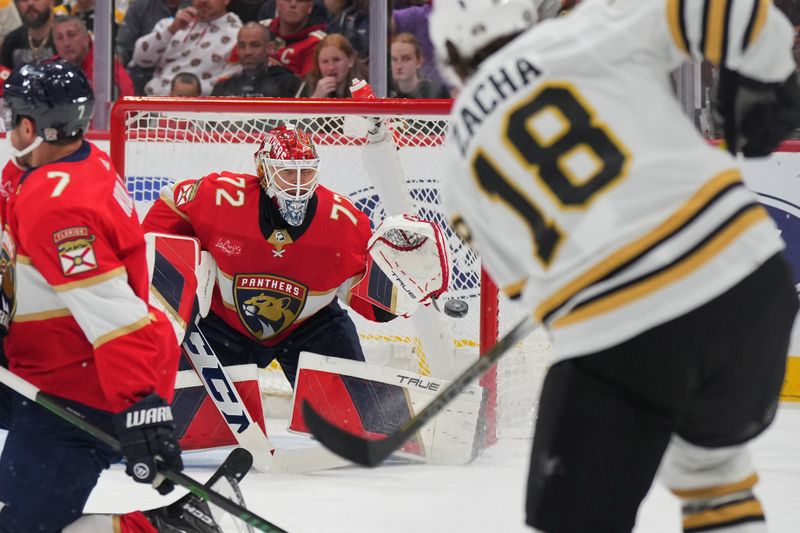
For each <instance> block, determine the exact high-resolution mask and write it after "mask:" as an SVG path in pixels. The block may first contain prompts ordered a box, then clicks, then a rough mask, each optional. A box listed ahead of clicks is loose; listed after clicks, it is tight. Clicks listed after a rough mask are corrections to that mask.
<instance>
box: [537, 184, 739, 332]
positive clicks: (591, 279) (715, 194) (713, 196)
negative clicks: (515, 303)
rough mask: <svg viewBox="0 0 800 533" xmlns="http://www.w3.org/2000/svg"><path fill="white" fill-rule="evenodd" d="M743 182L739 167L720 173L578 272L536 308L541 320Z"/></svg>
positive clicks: (632, 259) (614, 272) (663, 238)
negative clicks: (642, 232) (660, 219)
mask: <svg viewBox="0 0 800 533" xmlns="http://www.w3.org/2000/svg"><path fill="white" fill-rule="evenodd" d="M742 186H743V185H742V181H741V175H740V174H739V171H738V170H735V169H732V170H729V171H726V172H723V173H721V174H719V175H718V176H716V177H715V178H713V179H712V180H710V181H709V182H708V183H707V184H706V185H705V186H703V187H702V188H701V189H700V190H699V191H698V192H697V193H696V194H695V195H694V196H692V197H691V198H690V199H689V200H687V201H686V202H685V203H684V204H683V205H682V206H681V207H680V208H679V209H677V210H676V211H675V212H674V213H673V214H672V216H670V217H669V218H668V219H667V220H665V221H664V222H663V223H662V224H661V225H659V226H658V227H656V228H655V229H653V230H652V231H651V232H649V233H648V234H646V235H644V236H642V237H640V238H639V239H637V240H635V241H633V242H631V243H630V244H628V245H626V246H623V247H622V248H620V249H619V250H616V251H615V252H614V253H612V254H611V255H610V256H608V257H606V258H605V259H602V260H600V261H599V262H597V263H595V264H594V265H593V266H592V268H590V269H589V270H587V271H586V272H584V273H583V274H581V275H579V276H577V277H576V278H575V279H573V280H572V281H571V282H569V283H567V284H566V285H564V286H563V287H561V288H560V289H558V290H557V291H556V292H555V293H553V294H552V295H551V296H549V297H548V298H547V299H545V300H544V301H543V302H542V303H541V305H539V307H538V308H537V309H536V318H537V319H538V320H539V321H547V320H548V319H549V318H551V317H552V316H553V315H554V314H556V313H557V312H558V311H559V310H560V309H561V308H563V307H564V306H565V305H566V304H567V303H568V302H570V301H571V300H572V299H573V298H574V297H575V296H576V295H578V294H579V293H581V292H583V291H584V290H586V289H587V288H589V287H590V286H593V285H595V284H597V283H600V282H602V281H603V280H606V279H610V278H612V277H614V276H615V275H617V274H618V273H619V272H621V271H623V270H625V269H627V268H630V267H631V266H633V265H634V264H635V263H636V262H637V261H638V260H640V259H641V258H642V257H644V256H645V254H647V253H648V252H649V251H650V250H652V249H653V248H655V247H657V246H659V245H660V244H661V243H663V242H665V241H667V240H668V239H670V238H671V237H673V236H674V235H676V234H678V233H679V232H680V231H681V230H683V229H684V228H686V227H687V226H689V225H691V223H692V222H693V221H694V220H695V219H696V218H697V217H699V216H700V215H701V214H702V213H704V212H705V211H706V210H707V209H709V208H710V207H712V206H713V205H715V204H716V203H717V202H718V201H719V200H720V199H721V198H722V197H723V196H725V195H726V194H727V193H728V192H729V191H731V190H735V189H738V188H739V187H742Z"/></svg>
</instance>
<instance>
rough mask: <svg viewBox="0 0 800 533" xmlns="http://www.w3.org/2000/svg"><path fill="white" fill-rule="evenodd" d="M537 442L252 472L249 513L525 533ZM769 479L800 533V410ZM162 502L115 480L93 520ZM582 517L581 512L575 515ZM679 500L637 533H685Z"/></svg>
mask: <svg viewBox="0 0 800 533" xmlns="http://www.w3.org/2000/svg"><path fill="white" fill-rule="evenodd" d="M269 423H270V426H271V428H270V429H271V431H272V435H271V436H272V437H273V438H274V440H275V441H276V444H277V445H279V446H287V447H291V446H301V445H306V444H307V443H308V441H307V440H304V439H303V438H301V437H297V436H295V435H291V434H288V433H287V432H285V431H281V430H280V429H279V428H280V422H278V421H276V420H270V421H269ZM529 447H530V441H528V440H501V441H500V442H499V443H498V444H497V445H495V446H494V447H492V448H489V449H488V450H486V451H484V452H483V453H482V455H481V456H480V457H479V458H478V459H477V460H476V461H474V462H473V463H472V464H470V465H467V466H459V467H453V466H431V465H414V466H410V465H393V466H382V467H379V468H375V469H363V468H356V467H348V468H342V469H338V470H330V471H324V472H316V473H313V474H304V475H286V474H281V475H276V474H268V473H257V472H254V471H253V472H251V473H249V474H248V476H247V477H246V478H245V480H244V481H243V482H242V491H243V493H244V496H245V499H246V501H247V505H248V507H249V508H250V509H251V510H253V511H255V512H257V513H259V514H260V515H261V516H263V517H264V518H266V519H267V520H269V521H271V522H274V523H275V524H277V525H279V526H281V527H282V528H284V529H286V530H288V531H290V532H291V533H311V532H323V533H360V532H365V533H366V532H370V533H373V532H376V531H380V532H382V533H401V532H402V533H406V532H408V531H414V532H415V533H433V532H436V533H443V532H450V531H458V532H460V533H470V532H487V531H491V532H502V533H517V532H518V533H524V532H526V531H531V530H529V529H527V528H526V527H525V526H524V525H523V503H524V495H523V492H524V487H525V482H526V476H527V470H528V453H529ZM753 450H754V458H755V462H756V465H757V467H758V469H759V474H760V476H761V483H760V484H759V485H758V487H757V492H758V494H759V496H760V498H761V500H762V503H763V504H764V505H765V507H766V511H767V519H768V522H769V525H770V531H771V532H772V533H796V532H797V531H798V524H800V407H795V406H792V405H788V404H787V405H783V406H782V407H781V409H780V411H779V413H778V417H777V420H776V422H775V424H773V426H772V427H771V428H770V430H768V431H767V432H766V433H765V434H764V435H762V436H761V437H760V438H759V439H757V440H756V441H755V443H754V444H753ZM225 455H226V452H225V451H222V450H220V451H214V452H203V453H187V454H184V457H185V459H186V463H187V464H188V465H189V466H188V468H187V473H188V474H190V475H192V476H195V477H196V478H198V479H200V480H203V479H206V478H207V477H208V476H209V475H210V473H211V471H212V470H213V468H214V466H216V465H217V464H219V462H221V460H222V458H223V457H224V456H225ZM177 494H178V493H177V491H176V493H175V494H174V495H173V496H172V497H171V498H169V497H167V498H163V499H162V498H161V497H159V496H158V495H157V494H156V493H155V491H153V490H152V489H150V488H149V487H147V486H142V485H137V484H135V483H133V482H132V481H130V480H129V479H128V478H126V477H125V475H124V472H123V471H122V468H121V467H120V466H115V467H113V468H112V470H110V471H108V472H106V473H105V474H104V475H103V476H102V478H101V481H100V483H99V485H98V487H97V489H96V490H95V492H94V493H93V494H92V497H91V498H90V501H89V503H88V506H87V511H89V512H109V511H116V512H123V511H128V510H131V509H135V508H136V507H137V506H147V507H157V506H159V505H163V504H165V503H168V502H169V501H170V500H174V499H176V497H177V496H176V495H177ZM575 512H580V509H575ZM679 523H680V522H679V509H678V504H677V502H676V500H674V499H673V498H672V496H671V495H670V494H669V493H668V492H667V491H666V490H665V489H664V488H663V487H661V486H659V485H658V484H657V483H656V484H654V486H653V488H652V490H651V491H650V493H649V494H648V496H647V498H646V500H645V501H644V503H643V505H642V507H641V510H640V513H639V517H638V521H637V527H636V529H635V530H634V531H635V532H636V533H678V532H679V531H680V527H679Z"/></svg>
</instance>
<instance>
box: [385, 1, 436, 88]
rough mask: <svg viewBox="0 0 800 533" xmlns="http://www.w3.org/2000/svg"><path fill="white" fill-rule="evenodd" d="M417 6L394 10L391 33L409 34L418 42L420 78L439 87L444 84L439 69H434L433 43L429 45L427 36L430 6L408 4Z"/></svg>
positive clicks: (422, 3)
mask: <svg viewBox="0 0 800 533" xmlns="http://www.w3.org/2000/svg"><path fill="white" fill-rule="evenodd" d="M409 3H415V4H418V5H412V6H410V7H407V8H404V9H395V10H394V11H393V12H392V20H391V22H390V24H391V33H392V35H397V34H400V33H410V34H412V35H413V36H414V37H416V38H417V40H418V41H419V42H420V45H421V48H422V57H423V58H424V61H423V63H422V76H423V77H424V78H425V79H426V80H430V81H433V82H436V83H439V84H441V85H444V84H445V81H444V78H442V75H441V73H440V72H439V69H438V68H437V67H436V57H435V55H434V52H433V43H431V38H430V35H429V34H428V17H429V16H430V14H431V9H432V8H431V5H430V3H427V2H421V1H417V2H409Z"/></svg>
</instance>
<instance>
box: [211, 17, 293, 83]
mask: <svg viewBox="0 0 800 533" xmlns="http://www.w3.org/2000/svg"><path fill="white" fill-rule="evenodd" d="M274 51H275V42H274V38H273V36H272V33H271V32H270V31H269V29H267V28H266V27H265V26H263V25H261V24H259V23H258V22H248V23H247V24H245V25H244V26H243V27H242V29H241V30H239V36H238V38H237V39H236V52H237V54H238V56H239V63H240V64H241V66H242V71H241V72H240V73H238V74H234V75H233V76H231V77H229V78H220V80H219V81H218V82H217V83H216V85H214V90H213V91H212V92H211V94H212V95H213V96H273V97H281V96H283V97H291V96H297V93H298V90H299V89H300V85H301V81H300V78H298V77H297V76H295V75H294V74H292V71H291V70H289V69H287V68H286V67H284V66H283V65H281V64H280V63H278V62H277V61H275V60H274V59H272V58H270V54H271V53H272V52H274Z"/></svg>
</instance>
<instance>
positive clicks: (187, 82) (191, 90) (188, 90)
mask: <svg viewBox="0 0 800 533" xmlns="http://www.w3.org/2000/svg"><path fill="white" fill-rule="evenodd" d="M201 94H202V88H201V87H200V78H198V77H197V76H195V75H194V74H192V73H191V72H178V73H177V74H175V77H174V78H172V83H170V86H169V95H170V96H200V95H201Z"/></svg>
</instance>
